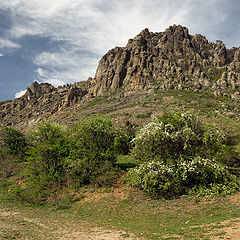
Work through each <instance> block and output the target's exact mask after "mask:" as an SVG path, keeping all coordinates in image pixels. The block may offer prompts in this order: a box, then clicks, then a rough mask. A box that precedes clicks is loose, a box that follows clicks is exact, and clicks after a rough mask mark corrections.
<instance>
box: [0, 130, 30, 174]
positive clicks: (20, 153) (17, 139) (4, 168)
mask: <svg viewBox="0 0 240 240" xmlns="http://www.w3.org/2000/svg"><path fill="white" fill-rule="evenodd" d="M27 148H28V142H27V139H26V137H25V135H24V134H23V133H22V132H20V131H19V130H17V129H14V128H10V127H4V128H2V129H1V130H0V176H1V177H4V178H7V177H9V176H10V175H12V174H14V173H16V172H17V171H18V170H19V169H20V168H21V166H20V165H21V164H20V162H23V161H24V158H25V156H26V151H27Z"/></svg>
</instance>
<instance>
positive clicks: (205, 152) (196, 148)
mask: <svg viewBox="0 0 240 240" xmlns="http://www.w3.org/2000/svg"><path fill="white" fill-rule="evenodd" d="M224 141H225V136H224V134H223V132H222V131H221V130H220V129H218V128H216V127H214V126H210V125H206V124H203V123H202V122H201V121H200V120H199V119H198V118H197V117H196V116H195V115H194V114H192V113H191V112H187V113H179V112H178V113H168V114H163V115H162V116H160V117H158V118H155V119H153V120H152V121H151V122H150V123H148V124H147V125H145V126H143V127H142V128H141V129H140V130H139V132H138V133H137V135H136V137H135V138H134V139H133V141H132V142H133V144H134V148H133V151H132V154H133V156H134V157H135V158H136V159H138V160H141V161H142V162H144V161H159V160H160V161H166V162H167V161H170V162H172V161H173V162H174V161H175V160H176V159H178V158H179V157H180V156H196V155H200V156H202V157H207V156H212V155H214V154H215V153H216V152H219V151H221V150H222V148H223V146H224V145H223V143H224Z"/></svg>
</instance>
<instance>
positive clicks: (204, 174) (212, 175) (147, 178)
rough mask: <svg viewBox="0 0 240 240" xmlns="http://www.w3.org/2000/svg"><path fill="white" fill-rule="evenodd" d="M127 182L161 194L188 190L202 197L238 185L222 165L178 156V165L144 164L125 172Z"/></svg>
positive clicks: (237, 186)
mask: <svg viewBox="0 0 240 240" xmlns="http://www.w3.org/2000/svg"><path fill="white" fill-rule="evenodd" d="M127 181H128V183H129V184H130V185H132V186H137V187H140V188H141V189H143V190H144V191H146V192H148V193H151V194H156V195H158V196H162V197H172V196H176V195H181V194H187V193H190V192H193V193H197V194H198V195H203V196H206V195H207V196H209V195H214V194H215V195H220V194H229V193H233V192H235V191H236V190H239V188H240V182H239V180H238V179H237V177H236V176H234V175H231V174H230V173H229V172H228V170H227V168H226V167H225V166H223V165H221V164H219V163H218V162H216V161H215V160H210V159H203V158H200V157H195V158H193V159H188V160H184V159H183V158H181V159H179V161H178V163H177V164H165V163H164V162H148V163H143V164H141V165H140V166H138V167H136V168H134V169H131V170H130V171H129V172H128V174H127Z"/></svg>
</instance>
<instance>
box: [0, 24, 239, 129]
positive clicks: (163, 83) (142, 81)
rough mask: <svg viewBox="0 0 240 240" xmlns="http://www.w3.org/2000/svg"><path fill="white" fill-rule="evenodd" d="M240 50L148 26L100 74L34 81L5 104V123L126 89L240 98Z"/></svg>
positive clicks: (1, 113)
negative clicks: (55, 82) (63, 81)
mask: <svg viewBox="0 0 240 240" xmlns="http://www.w3.org/2000/svg"><path fill="white" fill-rule="evenodd" d="M239 88H240V48H239V47H238V48H236V47H234V48H232V49H226V46H225V45H224V43H223V42H222V41H220V40H218V41H216V43H212V42H208V40H207V39H206V37H204V36H202V35H200V34H195V35H193V36H192V35H190V34H189V31H188V29H187V28H186V27H183V26H180V25H173V26H170V27H169V28H167V29H166V30H165V31H164V32H159V33H153V32H150V31H149V30H148V29H147V28H146V29H144V30H143V31H142V32H141V33H140V34H139V35H137V36H136V37H135V38H133V39H129V40H128V43H127V45H126V46H125V47H115V48H114V49H112V50H110V51H108V52H107V53H106V54H105V55H104V56H103V57H102V59H101V60H100V62H99V65H98V68H97V70H96V74H95V77H94V78H91V77H90V78H89V79H88V80H87V81H83V82H77V83H74V84H70V85H65V86H61V87H57V88H54V87H53V86H51V85H50V84H47V83H40V84H39V83H37V82H34V83H33V84H32V85H31V86H30V87H29V88H28V89H27V92H26V93H25V94H24V95H23V96H22V97H20V98H18V99H14V100H12V101H10V102H6V103H2V104H1V105H0V125H12V126H15V125H18V124H19V123H24V124H30V123H31V122H38V121H40V119H48V118H49V117H50V116H52V115H56V114H57V115H59V114H61V113H62V112H65V111H68V110H69V109H73V108H81V107H83V106H84V105H86V103H89V102H91V101H93V99H94V98H96V97H98V96H104V95H106V94H108V93H114V92H117V91H119V89H121V91H122V92H121V96H122V97H124V96H128V95H129V94H134V93H139V92H144V93H150V92H154V91H158V90H159V91H161V90H170V89H176V90H192V91H194V92H198V91H206V92H210V93H212V94H214V95H215V96H224V97H229V98H232V99H234V100H239V99H240V93H239Z"/></svg>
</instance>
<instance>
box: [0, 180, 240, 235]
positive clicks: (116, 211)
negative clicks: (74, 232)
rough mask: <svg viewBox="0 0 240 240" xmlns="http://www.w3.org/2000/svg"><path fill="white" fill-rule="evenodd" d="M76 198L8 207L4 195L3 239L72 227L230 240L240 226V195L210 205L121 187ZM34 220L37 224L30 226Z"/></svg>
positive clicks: (1, 200)
mask: <svg viewBox="0 0 240 240" xmlns="http://www.w3.org/2000/svg"><path fill="white" fill-rule="evenodd" d="M2 193H3V192H2ZM71 199H72V200H71V201H65V202H64V201H62V202H61V204H59V202H58V203H57V204H51V205H47V206H33V205H26V204H20V203H19V202H18V203H13V202H9V201H8V200H7V199H6V198H5V197H4V195H3V194H1V195H0V222H1V221H5V225H2V226H1V231H0V234H1V235H0V239H51V238H46V236H47V235H46V236H45V235H44V234H45V232H46V234H47V232H48V231H50V230H51V234H53V232H55V233H56V234H57V233H58V234H61V231H60V229H64V228H65V227H66V226H65V225H66V224H67V222H69V223H70V222H71V228H72V229H74V228H76V229H84V231H85V232H86V231H89V232H91V229H93V227H94V226H97V227H103V228H105V229H110V230H114V231H119V230H121V231H124V233H122V235H121V236H122V237H124V238H126V239H128V237H129V236H130V234H131V236H133V237H135V238H136V239H137V238H143V239H149V240H151V239H153V240H154V239H213V238H214V237H215V238H217V239H221V238H224V239H225V237H227V236H228V234H229V233H228V232H229V230H231V231H237V230H236V228H237V227H239V224H240V204H239V200H240V194H239V193H238V194H236V195H235V196H227V197H224V198H216V199H211V200H206V199H205V200H204V199H198V198H196V197H194V196H190V197H189V196H183V197H181V198H180V199H174V200H154V199H149V198H148V197H147V196H145V195H144V194H143V193H141V192H139V191H137V190H134V189H131V188H129V187H128V186H126V185H125V184H122V183H121V184H120V183H119V184H117V186H115V187H113V188H101V189H94V188H91V189H82V190H81V191H80V192H75V193H74V194H73V198H71ZM1 209H8V211H10V212H19V216H21V217H18V218H16V219H14V218H9V217H8V218H6V217H4V216H3V215H2V216H1ZM30 215H31V217H29V216H30ZM29 218H30V219H35V220H32V221H30V223H29V221H28V222H26V219H29ZM24 219H25V220H24ZM54 222H55V223H54ZM37 223H38V224H37ZM50 223H51V224H53V228H52V229H50V228H49V230H48V228H45V229H44V233H43V232H41V231H40V230H39V228H41V224H42V225H47V226H48V224H50ZM51 224H50V225H51ZM4 226H5V227H4ZM11 226H12V227H11ZM37 226H38V228H37ZM39 226H40V227H39ZM42 227H43V226H42ZM55 228H56V229H55ZM10 229H12V230H11V231H10ZM54 229H55V230H54ZM234 229H235V230H234ZM48 234H50V233H48ZM51 234H50V235H51ZM238 234H239V232H238ZM50 235H49V236H50ZM52 236H54V235H52ZM57 236H58V237H59V236H60V235H55V238H52V239H59V238H60V237H59V238H58V237H57ZM65 239H71V238H65ZM72 239H74V238H72ZM93 239H94V238H93ZM106 239H108V238H106ZM232 239H234V238H232ZM235 239H237V238H235Z"/></svg>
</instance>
